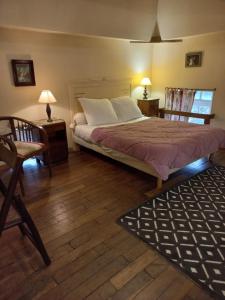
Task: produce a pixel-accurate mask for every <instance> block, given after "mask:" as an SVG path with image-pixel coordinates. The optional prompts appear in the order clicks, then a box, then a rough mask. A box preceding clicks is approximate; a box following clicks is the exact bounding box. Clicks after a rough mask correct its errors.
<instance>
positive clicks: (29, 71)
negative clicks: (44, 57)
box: [11, 59, 36, 86]
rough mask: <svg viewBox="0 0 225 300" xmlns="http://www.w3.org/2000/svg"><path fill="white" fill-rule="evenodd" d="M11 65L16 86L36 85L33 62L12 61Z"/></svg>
mask: <svg viewBox="0 0 225 300" xmlns="http://www.w3.org/2000/svg"><path fill="white" fill-rule="evenodd" d="M11 63H12V71H13V79H14V84H15V86H29V85H36V83H35V77H34V65H33V61H32V60H17V59H12V60H11Z"/></svg>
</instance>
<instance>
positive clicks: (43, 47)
mask: <svg viewBox="0 0 225 300" xmlns="http://www.w3.org/2000/svg"><path fill="white" fill-rule="evenodd" d="M151 49H152V48H151V46H150V45H146V46H145V45H144V46H136V45H131V44H130V43H129V42H128V41H122V40H112V39H102V38H85V37H73V36H66V35H59V34H50V33H37V32H29V31H19V30H10V29H0V72H1V86H0V115H12V114H13V115H17V116H21V117H24V118H26V119H29V120H36V119H40V118H44V117H45V116H46V114H45V106H44V105H42V104H38V103H37V100H38V97H39V94H40V92H41V90H43V89H50V90H51V91H52V92H53V94H54V95H55V97H56V99H57V100H58V102H57V103H56V104H54V105H52V114H53V116H54V117H58V118H63V119H65V120H66V122H67V124H69V123H70V114H69V98H68V97H69V96H68V84H69V82H73V81H76V80H83V79H88V78H91V79H93V78H96V79H100V78H102V77H107V78H113V79H123V78H129V77H130V78H131V77H133V76H134V75H137V74H138V73H140V74H143V75H148V76H149V75H150V73H149V72H150V70H151V54H152V52H151ZM12 58H14V59H32V60H33V62H34V70H35V77H36V86H34V87H15V86H14V84H13V81H12V74H11V65H10V60H11V59H12ZM68 131H69V129H68ZM68 134H69V132H68ZM69 136H70V135H69Z"/></svg>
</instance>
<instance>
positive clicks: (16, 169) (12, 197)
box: [0, 138, 51, 265]
mask: <svg viewBox="0 0 225 300" xmlns="http://www.w3.org/2000/svg"><path fill="white" fill-rule="evenodd" d="M0 161H2V162H3V163H4V164H5V165H7V166H8V167H9V168H10V169H11V172H8V170H7V175H8V177H9V178H7V179H8V180H7V184H6V183H5V180H3V179H2V177H0V193H1V194H2V195H3V204H2V206H1V210H0V237H1V235H2V232H3V231H4V230H6V229H9V228H12V227H14V226H18V227H19V229H20V231H21V233H22V234H23V235H26V236H27V237H28V238H29V239H30V240H31V242H32V243H33V245H34V246H35V247H36V249H37V250H38V251H39V253H40V254H41V256H42V258H43V260H44V262H45V264H46V265H49V264H50V263H51V261H50V258H49V256H48V253H47V251H46V249H45V247H44V244H43V242H42V240H41V237H40V235H39V232H38V230H37V228H36V226H35V224H34V222H33V220H32V218H31V216H30V214H29V212H28V211H27V209H26V207H25V205H24V203H23V200H22V199H21V196H20V195H19V194H16V186H17V182H18V180H19V175H20V172H21V170H22V164H23V159H22V158H21V157H20V156H18V154H17V150H16V147H15V145H14V143H13V142H12V141H10V140H9V139H7V138H0ZM1 173H2V172H1ZM3 173H5V172H3ZM4 179H5V178H4ZM12 207H14V209H15V210H16V212H17V214H18V217H17V218H16V219H14V220H11V221H8V222H7V217H8V215H9V211H10V208H12Z"/></svg>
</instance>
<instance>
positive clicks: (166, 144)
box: [91, 118, 225, 180]
mask: <svg viewBox="0 0 225 300" xmlns="http://www.w3.org/2000/svg"><path fill="white" fill-rule="evenodd" d="M91 139H92V141H93V142H94V143H97V144H100V145H103V146H105V147H108V148H112V149H114V150H117V151H119V152H123V153H125V154H128V155H130V156H133V157H135V158H137V159H139V160H141V161H144V162H146V163H147V164H149V165H151V166H152V167H153V168H154V169H155V170H156V172H157V173H158V174H159V175H160V177H161V178H162V179H163V180H166V179H167V178H168V176H169V170H170V169H173V168H181V167H183V166H184V165H186V164H188V163H190V162H192V161H195V160H197V159H198V158H201V157H204V156H206V155H208V154H210V153H213V152H216V151H217V150H218V149H220V148H225V130H223V129H220V128H212V127H210V126H206V125H196V124H189V123H185V122H178V121H167V120H165V119H159V118H151V119H148V120H145V121H141V122H137V123H131V124H125V125H117V126H112V127H101V128H96V129H94V130H93V132H92V134H91Z"/></svg>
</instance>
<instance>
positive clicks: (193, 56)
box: [185, 51, 203, 68]
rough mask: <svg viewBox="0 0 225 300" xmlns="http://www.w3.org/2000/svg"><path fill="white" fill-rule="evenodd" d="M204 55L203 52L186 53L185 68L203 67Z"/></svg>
mask: <svg viewBox="0 0 225 300" xmlns="http://www.w3.org/2000/svg"><path fill="white" fill-rule="evenodd" d="M202 55H203V52H202V51H199V52H190V53H186V58H185V67H186V68H192V67H201V65H202Z"/></svg>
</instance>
